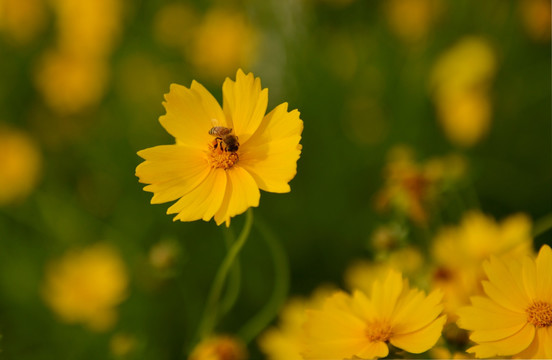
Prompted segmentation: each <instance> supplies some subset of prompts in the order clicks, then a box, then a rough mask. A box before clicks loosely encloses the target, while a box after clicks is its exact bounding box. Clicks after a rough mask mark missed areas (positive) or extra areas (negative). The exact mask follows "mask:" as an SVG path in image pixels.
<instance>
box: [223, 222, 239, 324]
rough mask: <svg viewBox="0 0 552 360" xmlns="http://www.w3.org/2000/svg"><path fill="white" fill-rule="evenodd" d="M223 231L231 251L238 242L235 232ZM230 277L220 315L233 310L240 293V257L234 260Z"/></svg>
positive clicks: (229, 229) (227, 246) (230, 230)
mask: <svg viewBox="0 0 552 360" xmlns="http://www.w3.org/2000/svg"><path fill="white" fill-rule="evenodd" d="M223 231H224V241H225V242H226V248H227V249H228V250H230V247H231V246H232V244H233V243H234V242H235V240H236V238H235V236H234V232H233V231H232V229H231V228H225V229H224V230H223ZM228 276H229V277H228V285H227V287H226V292H225V294H224V297H223V298H222V299H221V300H220V315H224V314H226V313H228V311H230V309H232V307H233V306H234V304H235V303H236V300H237V299H238V295H239V293H240V286H241V267H240V259H239V257H238V256H236V259H235V260H234V265H233V266H232V269H231V270H230V274H229V275H228Z"/></svg>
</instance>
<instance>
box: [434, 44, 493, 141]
mask: <svg viewBox="0 0 552 360" xmlns="http://www.w3.org/2000/svg"><path fill="white" fill-rule="evenodd" d="M495 71H496V59H495V54H494V52H493V50H492V48H491V46H490V45H489V44H488V43H487V41H485V40H483V39H480V38H476V37H468V38H465V39H462V41H460V42H459V43H458V44H456V45H455V46H454V47H453V48H452V49H450V50H448V51H447V52H445V53H444V54H443V55H441V57H440V58H439V59H438V60H437V62H436V64H435V66H434V68H433V71H432V74H431V81H430V82H431V88H432V91H433V100H434V102H435V105H436V107H437V112H438V116H439V121H440V122H441V125H442V127H443V129H444V131H445V134H446V135H447V137H448V138H449V140H451V141H452V142H453V143H455V144H457V145H460V146H464V147H468V146H473V145H474V144H475V143H477V142H478V141H479V140H480V139H481V138H482V137H483V136H484V135H485V134H486V133H487V132H488V130H489V128H490V123H491V110H492V105H491V100H490V96H489V88H490V83H491V80H492V78H493V76H494V73H495Z"/></svg>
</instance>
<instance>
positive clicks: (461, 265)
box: [432, 212, 532, 317]
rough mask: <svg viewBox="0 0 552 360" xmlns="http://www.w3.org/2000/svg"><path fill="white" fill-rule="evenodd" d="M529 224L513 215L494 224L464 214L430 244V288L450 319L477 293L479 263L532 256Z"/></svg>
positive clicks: (473, 214) (479, 215)
mask: <svg viewBox="0 0 552 360" xmlns="http://www.w3.org/2000/svg"><path fill="white" fill-rule="evenodd" d="M531 246H532V238H531V220H530V219H529V218H528V217H527V216H526V215H523V214H517V215H513V216H510V217H508V218H506V219H504V220H503V221H502V222H500V223H497V222H496V221H495V220H494V219H493V218H491V217H489V216H486V215H484V214H482V213H480V212H469V213H467V214H466V215H465V216H464V217H463V219H462V222H461V223H460V225H459V226H457V227H453V226H451V227H447V228H444V229H442V230H441V231H440V232H439V233H438V234H437V237H436V238H435V240H434V243H433V249H432V255H433V260H434V262H435V268H434V270H433V279H432V282H433V286H434V287H435V288H440V289H442V290H443V291H444V293H445V309H446V311H447V312H448V313H449V315H450V317H454V312H455V310H456V309H457V308H458V307H459V306H462V305H466V304H467V302H468V298H469V296H471V295H475V294H476V293H479V292H480V291H481V290H480V289H479V286H478V284H479V282H480V281H481V279H482V278H483V272H482V270H481V263H482V262H483V261H484V260H486V259H488V258H489V256H491V255H495V256H500V257H501V258H503V259H506V260H508V261H509V260H512V259H517V258H519V257H521V256H524V255H529V254H531V253H532V248H531Z"/></svg>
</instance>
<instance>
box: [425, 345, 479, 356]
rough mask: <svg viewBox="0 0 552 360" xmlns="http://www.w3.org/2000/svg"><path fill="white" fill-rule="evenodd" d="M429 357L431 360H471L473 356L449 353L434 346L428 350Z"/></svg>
mask: <svg viewBox="0 0 552 360" xmlns="http://www.w3.org/2000/svg"><path fill="white" fill-rule="evenodd" d="M429 355H430V358H431V359H473V358H474V357H473V355H470V354H467V353H464V352H460V351H455V352H451V351H450V350H449V349H448V348H447V347H445V346H435V347H434V348H433V349H431V350H429Z"/></svg>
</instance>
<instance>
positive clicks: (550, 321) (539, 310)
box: [525, 301, 552, 328]
mask: <svg viewBox="0 0 552 360" xmlns="http://www.w3.org/2000/svg"><path fill="white" fill-rule="evenodd" d="M525 312H526V313H527V321H528V322H530V323H531V324H533V325H535V327H538V328H541V327H548V326H551V325H552V305H551V304H549V303H547V302H544V301H535V302H534V303H533V304H531V306H529V307H528V308H527V309H526V310H525Z"/></svg>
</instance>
